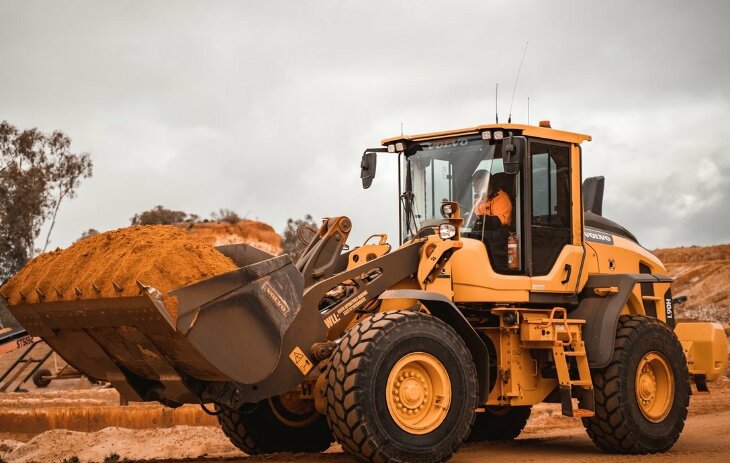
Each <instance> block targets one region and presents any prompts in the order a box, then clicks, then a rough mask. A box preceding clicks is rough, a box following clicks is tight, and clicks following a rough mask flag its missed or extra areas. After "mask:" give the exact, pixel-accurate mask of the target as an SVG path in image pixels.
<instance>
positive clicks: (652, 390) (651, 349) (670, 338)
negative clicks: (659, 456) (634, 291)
mask: <svg viewBox="0 0 730 463" xmlns="http://www.w3.org/2000/svg"><path fill="white" fill-rule="evenodd" d="M593 386H594V392H595V405H596V414H595V416H593V417H591V418H583V425H584V426H585V428H586V431H587V432H588V435H589V436H590V437H591V439H592V440H593V442H594V443H595V444H596V445H597V446H598V447H600V448H601V449H603V450H606V451H608V452H613V453H624V454H645V453H656V452H665V451H667V450H669V449H670V448H671V447H672V445H674V443H675V442H676V441H677V439H678V438H679V435H680V433H681V432H682V428H684V421H685V419H686V418H687V407H688V406H689V395H690V386H689V373H688V371H687V362H686V360H685V357H684V351H683V349H682V345H681V344H680V343H679V340H678V339H677V337H676V336H675V335H674V333H673V332H672V331H671V330H670V329H669V328H668V327H667V326H666V325H665V324H664V323H662V322H661V321H659V320H657V319H654V318H648V317H643V316H638V315H627V316H621V317H620V318H619V322H618V326H617V330H616V343H615V346H614V351H613V357H612V359H611V363H610V364H609V365H608V366H607V367H606V368H604V369H602V370H599V371H595V372H594V374H593Z"/></svg>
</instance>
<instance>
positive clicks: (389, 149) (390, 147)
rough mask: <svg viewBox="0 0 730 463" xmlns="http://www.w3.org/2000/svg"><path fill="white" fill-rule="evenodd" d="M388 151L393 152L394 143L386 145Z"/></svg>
mask: <svg viewBox="0 0 730 463" xmlns="http://www.w3.org/2000/svg"><path fill="white" fill-rule="evenodd" d="M388 152H389V153H395V145H388Z"/></svg>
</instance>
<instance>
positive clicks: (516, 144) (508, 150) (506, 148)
mask: <svg viewBox="0 0 730 463" xmlns="http://www.w3.org/2000/svg"><path fill="white" fill-rule="evenodd" d="M526 147H527V139H526V138H525V137H514V136H512V135H510V136H509V137H507V138H505V140H504V141H503V142H502V163H503V164H504V172H505V173H507V174H510V175H514V174H516V173H518V172H519V171H520V167H521V166H522V159H523V158H524V156H525V151H526Z"/></svg>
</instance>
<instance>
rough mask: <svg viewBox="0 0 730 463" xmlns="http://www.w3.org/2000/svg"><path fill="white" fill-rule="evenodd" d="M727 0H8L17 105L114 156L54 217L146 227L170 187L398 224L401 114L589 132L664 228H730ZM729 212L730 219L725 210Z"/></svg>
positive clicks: (64, 228) (14, 117)
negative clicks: (376, 149)
mask: <svg viewBox="0 0 730 463" xmlns="http://www.w3.org/2000/svg"><path fill="white" fill-rule="evenodd" d="M728 16H730V4H728V3H727V2H720V1H717V2H705V3H702V4H701V5H694V4H687V3H680V2H657V1H655V2H641V3H638V4H637V3H636V2H628V1H621V2H610V3H606V2H579V1H567V2H559V3H553V2H550V3H548V2H539V3H535V2H506V1H489V2H483V1H471V2H452V3H450V4H449V6H448V8H446V7H445V6H444V5H443V3H442V2H436V1H430V2H429V1H418V2H397V3H396V2H376V1H373V2H341V1H319V2H311V1H302V2H284V1H272V2H215V3H210V2H192V1H191V2H147V3H138V2H114V3H108V4H99V3H96V2H63V3H62V4H61V3H58V2H4V3H2V4H0V60H2V63H3V65H2V66H0V101H2V106H0V119H7V120H9V121H11V122H13V123H15V124H16V125H19V126H21V127H32V126H38V127H40V128H41V129H43V130H52V129H62V130H64V131H65V132H67V133H68V134H69V135H70V136H71V137H72V138H73V141H74V146H75V147H76V148H77V149H79V150H85V151H90V152H91V153H92V154H93V156H94V160H95V163H96V169H95V176H94V178H93V179H91V180H89V181H87V182H85V183H84V185H83V186H82V188H81V191H80V192H79V193H80V194H79V197H78V199H76V200H74V201H73V202H69V203H67V204H66V205H65V206H64V208H63V210H62V212H61V217H60V219H59V222H58V224H57V226H56V231H54V243H55V244H57V245H61V246H65V245H68V244H69V243H70V242H72V241H73V240H74V239H76V238H77V237H78V236H79V235H80V234H81V232H82V231H83V230H85V229H88V228H90V227H94V228H97V229H107V228H114V227H120V226H125V225H127V224H128V221H129V217H131V216H132V215H133V214H134V213H136V212H139V211H141V210H144V209H147V208H150V207H153V206H154V205H156V204H164V205H165V206H167V207H173V208H176V209H182V210H186V211H190V212H195V213H198V214H201V215H207V214H209V213H210V212H211V211H213V210H217V209H219V208H221V207H227V208H231V209H235V210H237V211H239V213H242V214H245V213H249V216H250V217H258V218H260V219H262V220H265V221H267V222H269V223H271V224H272V225H274V226H275V227H276V228H277V229H282V228H283V227H284V224H285V222H286V219H287V218H288V217H299V216H303V215H304V214H306V213H312V214H314V215H315V216H317V217H322V216H327V215H337V214H347V215H349V216H351V218H352V219H353V222H354V226H355V229H354V238H355V239H357V240H361V239H364V238H365V237H367V236H368V235H369V234H371V233H375V232H380V231H386V232H388V233H389V234H391V235H394V234H395V233H396V231H397V215H398V214H397V198H396V189H397V186H396V185H397V183H396V171H397V166H396V163H395V159H393V158H388V157H383V158H382V161H379V172H378V177H377V179H376V180H375V183H374V185H373V187H372V188H371V189H370V190H368V191H366V192H364V191H362V190H361V189H360V186H359V178H358V165H359V158H360V154H361V153H362V150H363V149H364V148H365V147H368V146H376V145H377V144H378V143H379V141H380V140H381V139H382V138H385V137H389V136H392V135H396V134H398V133H399V132H400V126H401V123H403V125H404V128H405V131H406V132H408V133H414V132H428V131H433V130H444V129H451V128H458V127H464V126H472V125H475V124H479V123H484V122H491V121H492V120H493V118H494V96H493V95H494V84H495V83H497V82H499V83H500V89H501V92H500V99H499V112H500V115H501V118H502V120H505V119H506V116H507V112H508V111H509V105H510V100H511V91H512V85H513V83H514V78H515V74H516V71H517V66H518V65H519V61H520V57H521V53H522V49H523V47H524V43H525V41H526V40H529V48H528V52H527V57H526V62H525V66H524V68H523V70H522V74H521V77H520V84H519V87H518V89H517V94H516V98H515V103H514V108H513V119H514V120H516V121H525V120H526V119H527V104H526V103H527V97H528V96H529V97H530V102H531V104H530V119H531V122H532V123H535V122H536V121H537V120H539V119H551V120H552V121H553V126H554V127H556V128H561V129H565V130H572V131H577V132H587V133H591V134H592V135H594V141H593V142H591V143H588V144H586V146H585V152H586V156H585V162H584V170H585V172H586V174H587V175H595V174H603V175H606V177H607V187H606V188H607V191H606V207H605V211H606V214H607V215H608V216H609V217H612V218H614V219H616V220H618V221H619V222H621V223H622V224H623V225H625V226H626V227H627V228H629V229H630V230H632V231H634V232H635V233H636V234H637V235H638V236H639V238H640V239H641V240H642V242H643V243H644V244H645V245H646V246H648V247H655V246H668V245H679V244H691V243H697V244H709V243H716V242H727V241H730V234H728V232H727V225H728V223H727V222H726V219H724V218H723V217H725V216H726V214H724V213H723V210H722V207H723V206H724V204H727V200H728V199H729V198H728V193H729V192H728V191H727V189H726V188H724V187H723V181H722V180H723V179H724V178H726V174H727V173H728V172H727V169H728V165H727V162H726V159H727V154H726V153H727V148H728V146H727V142H726V141H725V138H726V137H725V136H724V134H723V127H722V121H728V120H730V88H729V86H728V82H730V61H728V60H727V59H724V57H726V56H728V55H730V39H729V38H728V36H727V34H726V33H725V28H724V24H723V22H724V21H725V18H727V17H728ZM710 224H712V227H710V226H709V225H710Z"/></svg>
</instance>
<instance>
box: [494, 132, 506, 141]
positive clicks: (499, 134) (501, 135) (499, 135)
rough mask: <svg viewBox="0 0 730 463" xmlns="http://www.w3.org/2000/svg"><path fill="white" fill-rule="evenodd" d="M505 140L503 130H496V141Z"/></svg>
mask: <svg viewBox="0 0 730 463" xmlns="http://www.w3.org/2000/svg"><path fill="white" fill-rule="evenodd" d="M503 138H504V132H502V131H501V130H496V131H495V132H494V139H495V140H501V139H503Z"/></svg>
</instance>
